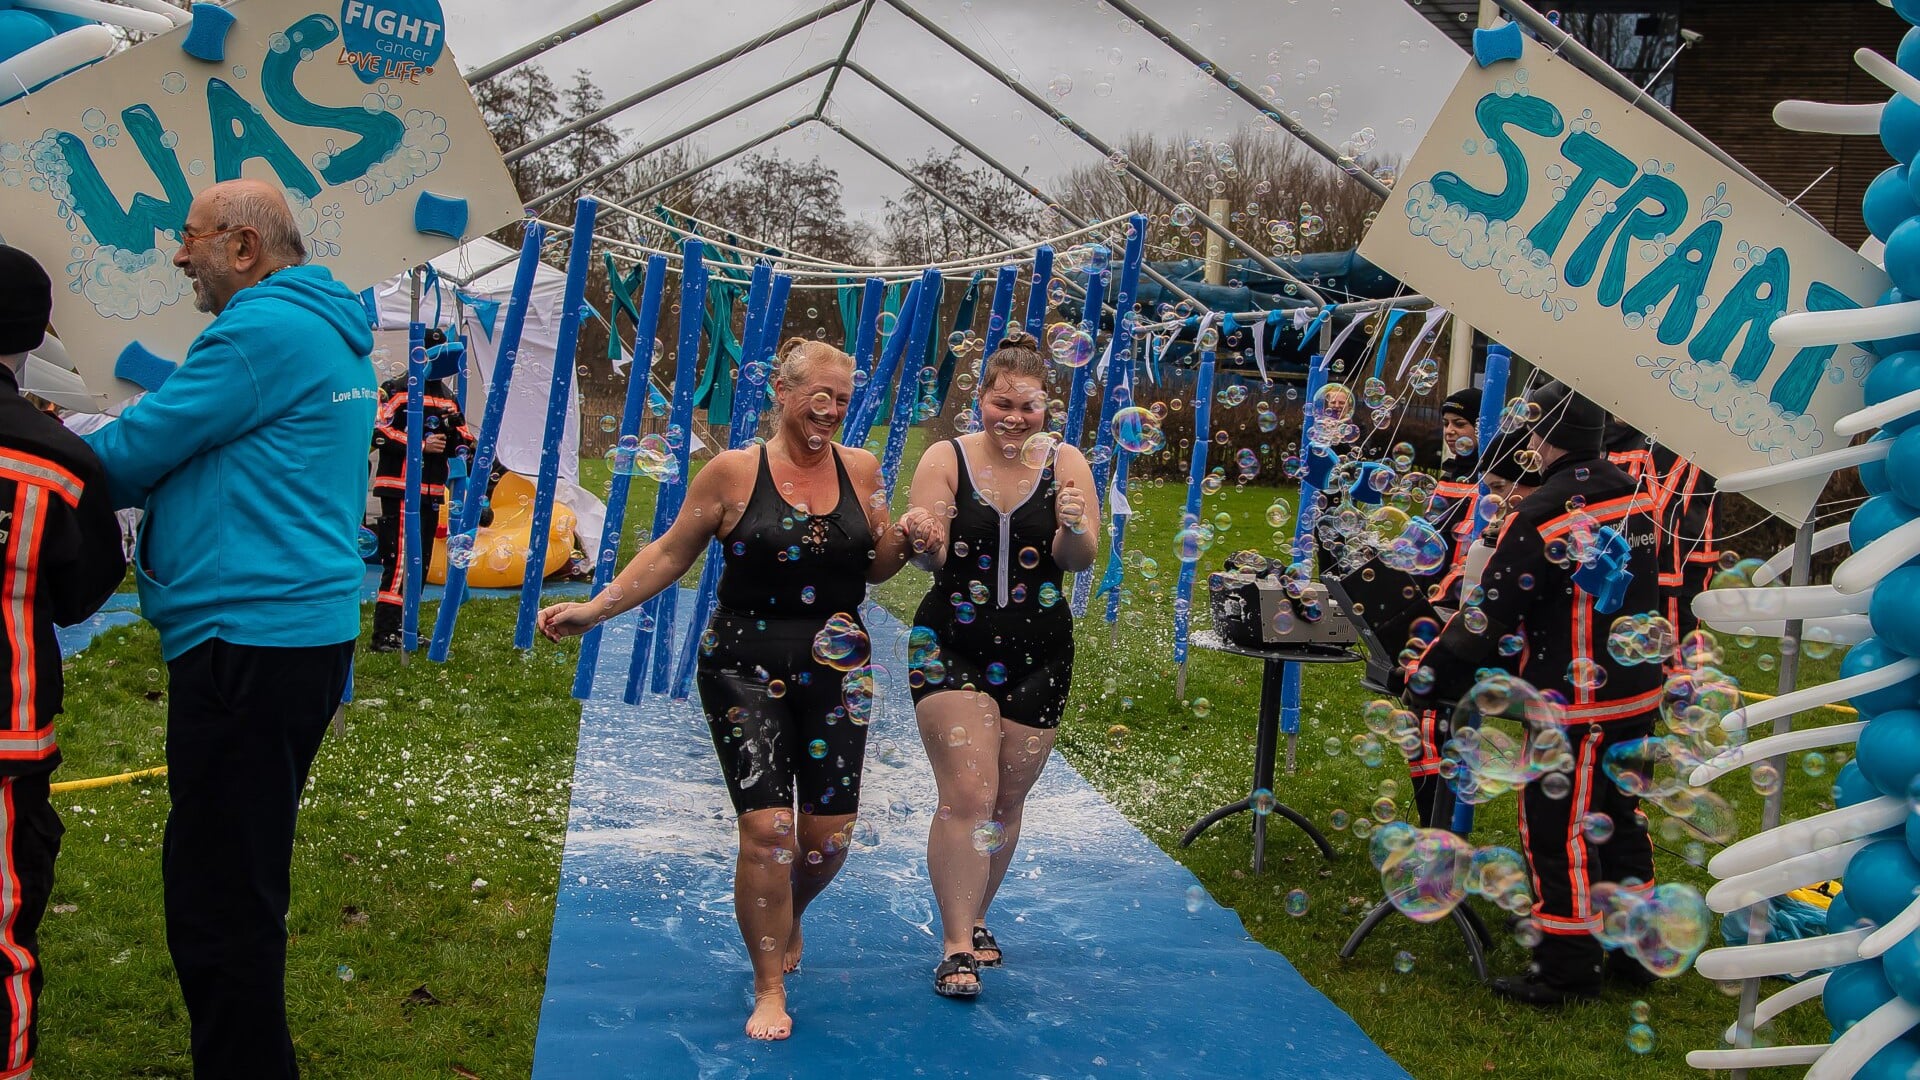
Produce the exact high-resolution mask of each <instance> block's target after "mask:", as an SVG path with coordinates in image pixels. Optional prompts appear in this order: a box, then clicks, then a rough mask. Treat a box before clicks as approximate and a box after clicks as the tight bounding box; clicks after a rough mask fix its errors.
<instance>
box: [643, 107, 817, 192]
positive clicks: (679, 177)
mask: <svg viewBox="0 0 1920 1080" xmlns="http://www.w3.org/2000/svg"><path fill="white" fill-rule="evenodd" d="M811 119H813V117H811V116H797V117H794V118H793V119H792V120H789V121H787V122H786V123H784V124H781V125H780V126H779V127H776V128H774V129H773V130H771V131H768V132H767V133H765V134H763V135H756V136H754V137H753V138H751V139H748V140H747V141H746V142H743V143H741V144H740V145H738V146H736V147H734V148H733V149H731V150H727V151H724V152H722V153H718V154H715V155H713V156H712V157H710V158H708V159H707V160H705V161H703V162H701V163H700V164H698V165H695V166H693V167H692V168H689V169H682V170H680V171H679V172H677V173H675V174H674V175H672V176H670V177H668V178H667V179H665V180H662V181H660V182H659V183H657V184H654V185H653V186H652V187H649V188H646V189H645V190H642V191H637V192H635V193H634V194H633V196H632V201H634V202H639V201H640V200H642V199H650V198H652V197H654V196H655V195H658V194H660V193H661V192H663V191H665V190H667V189H668V188H670V187H672V186H673V185H675V184H678V183H681V182H683V181H686V180H689V179H692V178H693V177H696V176H699V175H700V174H701V173H703V172H706V171H707V170H708V169H711V168H713V167H715V166H717V165H720V164H723V163H725V162H727V161H730V160H732V159H734V158H737V157H739V156H740V155H741V154H744V153H746V152H747V151H749V150H751V149H753V148H754V147H756V146H759V145H760V144H761V143H763V142H766V141H767V140H768V139H771V138H773V137H774V136H776V135H785V134H786V133H787V132H789V131H792V130H793V129H794V128H797V127H799V126H800V125H801V124H804V123H806V122H807V121H809V120H811Z"/></svg>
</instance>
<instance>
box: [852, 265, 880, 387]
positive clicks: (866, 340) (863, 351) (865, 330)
mask: <svg viewBox="0 0 1920 1080" xmlns="http://www.w3.org/2000/svg"><path fill="white" fill-rule="evenodd" d="M886 291H887V285H886V282H884V281H881V280H880V279H879V278H877V277H870V278H868V279H867V285H866V289H865V291H863V292H862V293H861V295H860V314H859V316H858V319H859V322H858V323H857V325H856V326H855V328H854V332H853V333H852V334H850V335H848V336H849V337H850V338H851V339H852V340H853V370H854V381H855V382H856V383H857V382H861V381H862V377H863V376H868V375H872V374H873V351H874V346H875V345H876V343H877V342H878V341H879V338H880V312H881V311H882V310H883V308H884V307H885V305H886Z"/></svg>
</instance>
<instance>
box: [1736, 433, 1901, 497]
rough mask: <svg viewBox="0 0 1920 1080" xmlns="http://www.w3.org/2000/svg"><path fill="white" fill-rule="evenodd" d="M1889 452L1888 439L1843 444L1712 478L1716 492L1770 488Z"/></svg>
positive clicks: (1851, 465) (1890, 448)
mask: <svg viewBox="0 0 1920 1080" xmlns="http://www.w3.org/2000/svg"><path fill="white" fill-rule="evenodd" d="M1891 453H1893V441H1892V440H1891V439H1887V440H1882V441H1880V442H1869V443H1861V444H1860V445H1858V446H1848V447H1843V448H1841V449H1839V450H1832V451H1829V452H1827V453H1825V454H1814V455H1811V456H1809V457H1803V458H1794V459H1792V460H1790V461H1782V462H1780V463H1779V464H1777V465H1762V466H1760V467H1759V468H1757V469H1742V470H1741V471H1739V472H1736V473H1728V474H1727V475H1725V476H1723V477H1721V478H1720V479H1718V480H1716V481H1714V485H1713V486H1714V487H1715V488H1716V489H1718V490H1720V491H1752V490H1753V489H1754V488H1763V487H1772V486H1773V485H1774V484H1785V483H1789V482H1791V481H1794V480H1806V479H1809V478H1811V477H1815V476H1830V475H1832V474H1833V473H1837V472H1839V471H1840V470H1841V469H1851V468H1853V467H1855V466H1857V465H1862V464H1865V463H1866V462H1869V461H1879V460H1880V459H1881V458H1884V457H1886V456H1887V455H1888V454H1891Z"/></svg>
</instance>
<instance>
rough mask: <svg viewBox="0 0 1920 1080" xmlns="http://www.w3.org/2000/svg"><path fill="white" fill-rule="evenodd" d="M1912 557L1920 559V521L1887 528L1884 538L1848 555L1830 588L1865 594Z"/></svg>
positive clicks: (1836, 569)
mask: <svg viewBox="0 0 1920 1080" xmlns="http://www.w3.org/2000/svg"><path fill="white" fill-rule="evenodd" d="M1915 557H1920V518H1914V519H1913V520H1912V521H1909V522H1905V523H1903V524H1901V525H1898V526H1895V527H1894V528H1892V529H1889V530H1888V531H1887V533H1886V535H1885V536H1882V537H1881V538H1880V539H1878V540H1875V541H1874V542H1873V543H1871V544H1868V545H1867V546H1866V547H1863V548H1861V549H1860V550H1858V551H1856V552H1854V553H1853V554H1851V555H1849V556H1847V559H1846V561H1845V562H1843V563H1841V564H1840V565H1839V566H1838V567H1837V568H1835V570H1834V571H1833V587H1834V588H1836V589H1839V590H1840V591H1841V592H1843V593H1860V592H1866V591H1867V590H1868V589H1871V588H1873V587H1874V586H1875V585H1878V584H1879V583H1880V579H1881V578H1883V577H1886V576H1887V575H1888V574H1891V573H1893V572H1894V571H1895V570H1898V569H1900V568H1901V567H1902V566H1905V565H1906V564H1907V563H1909V562H1911V561H1913V559H1914V558H1915Z"/></svg>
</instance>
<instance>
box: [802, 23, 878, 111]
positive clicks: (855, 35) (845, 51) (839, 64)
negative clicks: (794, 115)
mask: <svg viewBox="0 0 1920 1080" xmlns="http://www.w3.org/2000/svg"><path fill="white" fill-rule="evenodd" d="M872 13H873V0H866V3H864V4H862V5H860V13H859V14H858V15H855V16H854V17H853V29H852V30H850V31H848V33H847V43H846V44H845V45H842V46H840V55H839V56H838V57H835V58H834V61H833V74H831V75H829V76H827V86H826V89H824V90H822V91H820V104H818V105H815V106H814V107H813V115H814V116H816V117H824V116H826V115H827V102H828V101H830V100H832V98H833V88H834V85H835V84H836V83H838V82H839V81H840V72H841V69H842V68H843V66H844V65H845V64H846V62H847V57H849V56H852V55H853V43H854V42H856V41H858V40H860V31H861V30H863V29H865V28H866V25H867V16H868V15H870V14H872Z"/></svg>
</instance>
